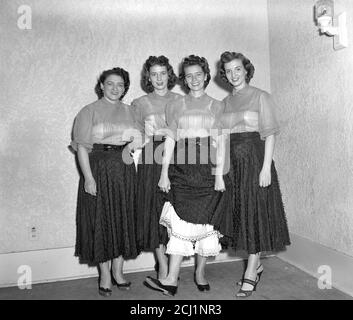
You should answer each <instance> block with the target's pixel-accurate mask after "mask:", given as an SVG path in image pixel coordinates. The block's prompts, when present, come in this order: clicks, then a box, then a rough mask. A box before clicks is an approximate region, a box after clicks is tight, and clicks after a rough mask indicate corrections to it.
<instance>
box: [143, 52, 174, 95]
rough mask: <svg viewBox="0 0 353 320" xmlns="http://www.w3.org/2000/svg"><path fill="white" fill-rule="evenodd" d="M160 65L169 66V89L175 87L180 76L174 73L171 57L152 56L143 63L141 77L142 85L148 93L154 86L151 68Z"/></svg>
mask: <svg viewBox="0 0 353 320" xmlns="http://www.w3.org/2000/svg"><path fill="white" fill-rule="evenodd" d="M155 65H158V66H161V67H167V72H168V85H167V87H168V90H171V89H173V88H174V86H175V84H176V82H177V80H178V78H177V76H176V75H175V73H174V70H173V67H172V66H171V65H170V63H169V59H168V58H167V57H165V56H159V57H156V56H150V57H149V58H148V59H147V60H146V62H145V63H144V65H143V68H142V78H141V86H142V89H143V90H144V91H146V92H147V93H150V92H153V90H154V88H153V85H152V82H151V80H150V69H151V67H153V66H155Z"/></svg>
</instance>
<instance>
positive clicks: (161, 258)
mask: <svg viewBox="0 0 353 320" xmlns="http://www.w3.org/2000/svg"><path fill="white" fill-rule="evenodd" d="M165 250H166V248H165V246H164V245H163V244H160V245H159V248H157V249H156V250H155V251H156V256H157V261H158V279H159V280H161V279H165V278H166V277H167V275H168V257H167V256H166V254H165Z"/></svg>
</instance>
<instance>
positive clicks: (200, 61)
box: [179, 54, 211, 92]
mask: <svg viewBox="0 0 353 320" xmlns="http://www.w3.org/2000/svg"><path fill="white" fill-rule="evenodd" d="M190 66H200V67H201V69H202V71H203V72H204V73H205V75H206V79H205V84H204V87H203V88H204V89H206V87H207V86H208V84H209V82H210V80H211V72H210V67H209V66H208V62H207V60H206V58H204V57H199V56H195V55H193V54H192V55H190V56H188V57H185V58H184V59H183V61H182V62H181V66H180V73H179V79H180V81H181V82H182V83H183V86H184V88H185V89H186V91H187V92H189V91H190V88H189V87H188V86H187V85H186V84H185V76H186V75H185V68H186V67H190Z"/></svg>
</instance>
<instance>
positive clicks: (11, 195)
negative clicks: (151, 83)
mask: <svg viewBox="0 0 353 320" xmlns="http://www.w3.org/2000/svg"><path fill="white" fill-rule="evenodd" d="M23 4H24V3H23V1H19V0H11V1H10V0H6V1H5V0H2V1H1V2H0V36H1V47H0V53H1V61H0V70H1V77H0V90H1V95H0V108H1V116H0V137H1V144H0V161H1V166H0V179H1V183H0V213H1V214H0V253H8V252H19V251H28V250H40V249H48V248H60V247H71V246H73V245H74V243H75V210H76V197H77V185H78V173H77V169H76V165H75V160H74V155H73V154H72V153H71V152H70V151H69V150H68V148H67V146H68V145H69V143H70V133H71V129H72V124H73V120H74V117H75V116H76V114H77V113H78V111H79V110H80V109H81V108H82V107H83V106H85V105H87V104H88V103H91V102H93V101H94V100H95V99H96V96H95V94H94V86H95V84H96V79H97V77H98V75H99V74H100V72H101V71H103V70H105V69H108V68H111V67H115V66H120V67H123V68H125V69H126V70H128V71H129V72H130V76H131V88H130V90H129V92H128V94H127V95H126V97H125V98H124V101H125V102H126V103H130V102H131V101H132V99H134V98H136V97H138V96H140V95H142V94H144V93H143V91H142V90H141V88H140V73H141V68H142V64H143V63H144V61H145V60H146V59H147V58H148V56H149V55H160V54H164V55H166V56H167V57H169V58H170V62H171V63H172V65H173V66H174V69H175V71H176V73H178V64H179V63H180V61H181V59H182V58H183V57H185V56H186V55H189V54H198V55H201V56H204V57H206V58H207V59H208V61H209V63H210V67H211V72H212V76H214V75H215V72H216V68H215V66H216V63H217V61H218V58H219V56H220V54H221V53H222V52H223V51H226V50H230V51H241V52H243V53H245V54H246V55H248V56H249V57H251V60H252V61H253V63H254V64H255V66H256V74H255V77H254V79H253V84H254V85H256V86H259V87H261V88H263V89H265V90H270V64H269V41H268V40H269V34H268V15H267V14H268V12H267V1H266V0H252V1H248V0H217V1H213V0H189V1H187V0H181V1H175V0H163V1H162V0H160V1H157V0H149V1H142V0H139V1H137V0H135V1H133V0H120V1H115V0H105V1H98V0H75V1H71V0H51V1H48V0H27V1H26V2H25V4H26V5H28V6H29V7H30V8H31V10H32V29H30V30H21V29H20V28H19V27H18V21H19V19H20V20H21V15H22V14H21V13H18V8H19V7H20V6H21V5H23ZM175 91H178V92H180V89H179V88H176V90H175ZM207 92H208V94H209V95H211V96H213V97H215V98H218V99H222V98H224V97H225V95H226V94H227V92H226V91H225V90H224V89H223V88H221V87H219V86H218V85H217V84H216V83H215V82H214V81H211V83H210V84H209V87H208V88H207ZM33 226H34V227H36V230H37V236H38V238H37V240H34V241H30V240H29V230H30V228H31V227H33Z"/></svg>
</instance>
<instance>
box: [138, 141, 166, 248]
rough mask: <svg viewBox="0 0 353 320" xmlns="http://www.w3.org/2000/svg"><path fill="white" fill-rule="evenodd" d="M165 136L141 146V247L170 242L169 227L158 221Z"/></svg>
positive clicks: (139, 171) (139, 231)
mask: <svg viewBox="0 0 353 320" xmlns="http://www.w3.org/2000/svg"><path fill="white" fill-rule="evenodd" d="M162 152H163V140H162V139H158V140H155V141H153V140H151V141H150V142H149V143H148V144H146V146H145V147H144V148H143V149H142V153H141V157H140V159H139V163H138V166H137V197H136V198H137V210H136V211H137V242H138V246H139V248H140V249H141V250H153V249H156V248H158V247H159V245H160V244H164V245H166V244H167V243H168V232H167V229H166V227H164V226H162V225H161V224H159V219H160V216H161V212H162V209H163V204H164V194H163V193H162V191H161V190H160V189H159V187H158V182H159V179H160V176H161V170H162Z"/></svg>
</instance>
